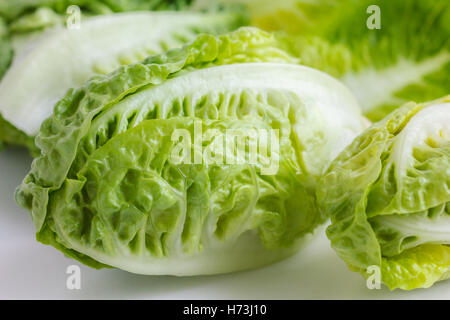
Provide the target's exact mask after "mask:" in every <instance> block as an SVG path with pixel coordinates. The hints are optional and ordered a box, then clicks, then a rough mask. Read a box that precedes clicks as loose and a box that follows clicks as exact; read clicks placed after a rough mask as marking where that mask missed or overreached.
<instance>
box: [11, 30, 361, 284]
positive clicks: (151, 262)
mask: <svg viewBox="0 0 450 320" xmlns="http://www.w3.org/2000/svg"><path fill="white" fill-rule="evenodd" d="M295 62H297V60H296V59H293V58H292V57H291V56H290V55H289V54H288V53H286V52H285V51H283V50H281V49H280V48H279V43H278V41H277V39H276V38H275V37H274V36H273V35H271V34H268V33H265V32H262V31H260V30H257V29H252V28H243V29H239V30H238V31H236V32H232V33H230V34H227V35H223V36H218V37H214V36H212V35H206V34H205V35H201V36H199V37H198V38H197V39H196V40H195V41H194V42H192V43H190V44H189V45H186V46H185V47H183V48H181V49H176V50H170V51H168V52H166V53H165V54H162V55H157V56H152V57H150V58H147V59H146V60H144V61H143V62H142V63H136V64H133V65H128V66H122V67H120V68H119V69H118V70H116V71H114V72H113V73H111V74H109V75H106V76H102V75H99V76H96V77H94V78H92V79H91V80H90V81H88V82H87V83H86V84H85V85H84V86H82V87H81V88H79V89H74V90H71V91H70V92H69V93H68V94H67V95H66V96H65V97H64V98H63V99H62V100H61V101H59V102H58V103H57V105H56V107H55V110H54V113H53V115H52V116H51V117H50V118H48V119H47V120H46V121H45V122H44V123H43V125H42V126H41V130H40V132H39V134H38V135H37V138H36V144H37V146H38V148H39V149H40V151H41V155H40V156H39V157H38V158H37V159H35V161H34V162H33V164H32V169H31V172H30V173H29V175H28V176H27V177H26V178H25V180H24V181H23V183H22V185H21V186H20V187H19V188H18V191H17V193H16V200H17V202H18V203H19V204H20V205H22V206H23V207H25V208H27V209H29V210H30V211H31V216H32V219H33V222H34V224H35V226H36V230H37V238H38V240H40V241H43V242H44V243H47V244H52V245H54V246H55V247H56V248H59V249H61V248H62V251H63V252H65V253H66V254H69V255H70V256H72V257H74V258H76V259H79V260H80V261H81V262H83V263H86V264H89V265H92V260H95V261H98V263H99V265H96V266H97V267H101V266H103V265H109V266H113V267H117V268H121V269H124V270H128V271H131V272H137V273H144V274H176V275H191V274H210V273H220V272H231V271H235V270H241V269H248V268H254V267H258V266H262V265H265V264H268V263H272V262H274V261H276V260H279V259H282V258H283V257H286V256H287V255H289V254H292V253H293V252H295V251H296V250H297V249H298V246H299V244H300V243H301V242H302V240H303V239H304V238H305V236H306V235H307V234H310V233H311V232H312V231H313V230H314V228H315V226H317V225H318V224H320V223H321V222H323V221H324V219H325V218H326V217H324V216H321V215H320V214H319V213H318V211H317V210H316V205H315V188H316V184H317V180H318V178H319V176H320V175H321V174H322V173H323V171H324V170H325V168H326V167H327V166H328V164H329V163H330V162H331V160H332V159H333V158H334V157H335V156H336V155H337V154H338V153H339V152H340V151H341V150H342V149H343V148H344V147H345V146H346V145H347V144H349V143H350V142H351V141H352V139H353V138H354V137H355V136H356V135H357V134H358V133H359V132H361V131H362V130H363V128H364V127H365V122H364V119H363V117H362V115H361V113H360V109H359V107H358V105H357V103H356V101H355V99H354V98H353V96H352V95H351V94H350V92H348V90H347V89H346V88H345V86H343V85H342V84H341V83H340V82H338V81H336V80H335V79H334V78H332V77H330V76H328V75H326V74H324V73H322V72H319V71H316V70H314V69H311V68H307V67H302V66H298V65H296V64H294V63H295ZM196 121H199V122H200V123H201V126H202V128H203V129H204V130H203V132H205V131H207V130H208V129H216V130H217V132H216V134H213V135H212V136H209V138H208V137H205V139H204V141H203V144H202V146H204V147H206V146H209V145H213V144H214V143H213V141H215V139H216V138H217V137H219V136H221V135H222V133H223V132H225V131H226V130H228V129H233V128H234V129H237V128H239V129H241V130H244V131H245V130H250V129H267V130H278V131H279V138H278V142H279V151H278V152H276V151H271V152H273V155H276V156H277V157H278V158H279V166H278V170H276V172H274V173H273V174H269V175H265V174H263V171H262V164H263V163H267V161H266V160H267V159H266V160H264V159H265V155H264V153H263V150H261V149H259V151H258V153H257V155H258V156H257V159H258V161H257V162H256V163H253V164H251V163H244V164H238V165H230V164H228V163H222V164H221V163H215V164H213V165H206V164H205V163H203V162H200V163H197V164H194V165H191V164H184V163H182V164H176V163H174V162H173V161H171V158H170V157H169V155H170V154H172V152H173V150H174V148H175V144H174V143H173V141H172V140H171V135H172V133H173V131H174V130H175V129H184V130H187V132H192V131H193V130H195V127H194V129H193V125H194V124H195V122H196ZM194 132H195V131H194ZM208 139H209V140H208ZM271 145H272V144H271ZM249 148H250V146H249ZM195 150H196V149H195V148H194V149H193V150H192V153H193V154H195V152H196V151H195ZM271 154H272V153H271ZM85 257H86V259H89V260H88V261H86V260H85Z"/></svg>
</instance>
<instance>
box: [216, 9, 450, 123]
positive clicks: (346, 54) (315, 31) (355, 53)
mask: <svg viewBox="0 0 450 320" xmlns="http://www.w3.org/2000/svg"><path fill="white" fill-rule="evenodd" d="M219 2H220V1H219ZM233 3H240V4H243V5H244V7H246V8H247V9H248V11H249V15H250V22H251V23H252V24H253V25H256V26H259V27H262V28H263V29H265V30H271V31H284V32H285V33H286V32H287V33H288V35H283V37H284V39H285V41H287V42H288V46H290V47H291V49H293V51H292V53H293V54H297V55H300V56H301V55H303V54H304V52H305V50H307V51H310V52H314V51H315V53H316V56H317V57H316V59H315V61H313V62H315V63H316V65H314V67H316V68H319V69H320V70H322V71H325V72H327V73H330V74H332V75H333V76H335V77H338V78H339V79H341V80H342V81H343V82H344V83H345V84H346V85H347V86H348V87H349V88H350V90H351V91H352V92H353V93H354V94H355V95H356V97H357V98H358V101H359V103H360V105H361V107H362V108H363V112H364V114H365V115H366V116H367V117H368V118H369V119H371V120H372V121H378V120H381V119H382V118H384V117H385V116H386V115H387V114H389V113H390V112H391V111H393V110H394V109H395V108H397V107H398V106H399V105H402V104H404V103H406V102H408V101H417V102H425V101H429V100H433V99H437V98H439V97H442V96H444V95H446V94H448V83H449V82H450V76H449V75H450V2H449V1H447V0H402V1H392V0H340V1H337V0H317V1H308V0H279V1H268V0H254V1H253V0H248V1H246V0H235V1H233ZM374 5H375V6H378V7H379V9H380V11H379V12H380V16H379V17H380V19H379V21H380V29H369V28H368V26H367V21H368V20H370V19H369V18H370V16H371V15H373V12H371V11H369V12H368V11H367V9H368V8H369V7H370V6H374ZM289 37H291V38H290V39H289ZM330 57H333V59H335V60H337V61H339V62H340V63H339V64H336V63H334V64H320V59H321V58H322V59H324V60H327V59H330ZM302 63H305V64H308V63H307V61H306V62H302Z"/></svg>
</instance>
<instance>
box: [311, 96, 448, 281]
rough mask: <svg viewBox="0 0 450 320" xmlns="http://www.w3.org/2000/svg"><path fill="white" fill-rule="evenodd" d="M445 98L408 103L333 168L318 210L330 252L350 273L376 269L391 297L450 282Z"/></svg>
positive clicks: (326, 178) (322, 189)
mask: <svg viewBox="0 0 450 320" xmlns="http://www.w3.org/2000/svg"><path fill="white" fill-rule="evenodd" d="M449 123H450V96H447V97H445V98H442V99H439V100H436V101H432V102H429V103H408V104H406V105H404V106H403V107H401V108H399V109H397V110H395V111H394V112H392V113H391V114H390V115H389V116H388V117H386V118H385V119H383V120H382V121H380V122H378V123H375V124H374V125H373V126H372V127H370V128H369V129H367V130H366V131H365V132H364V133H363V134H362V135H360V136H359V137H358V138H357V139H356V140H355V141H354V142H353V143H352V144H351V145H350V146H349V147H347V148H346V149H345V150H344V151H343V152H342V153H341V154H340V155H339V156H338V157H337V158H336V159H335V160H334V161H333V163H332V164H331V166H330V167H329V169H328V170H327V172H326V173H325V174H324V176H323V177H322V178H321V181H320V184H319V187H318V189H317V190H318V195H317V199H318V203H319V204H320V209H321V211H322V212H323V213H324V214H331V216H332V219H331V220H332V224H331V225H330V227H329V228H328V230H327V234H328V237H329V238H330V240H331V244H332V247H333V248H334V249H335V250H336V252H337V253H338V255H339V256H340V257H341V258H342V259H343V260H344V261H345V262H346V263H347V264H348V265H349V266H350V268H351V269H354V270H356V271H359V272H361V273H362V274H363V275H365V276H368V274H367V272H366V271H367V269H368V268H369V267H370V266H378V267H379V268H380V270H381V275H382V281H383V282H384V283H385V284H386V285H387V286H388V287H389V288H391V289H394V288H401V289H414V288H420V287H424V288H426V287H429V286H431V285H432V284H433V283H435V282H436V281H439V280H444V279H446V278H448V277H449V275H450V236H449V235H450V189H449V185H450V143H449V141H450V131H449Z"/></svg>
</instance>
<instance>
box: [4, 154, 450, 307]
mask: <svg viewBox="0 0 450 320" xmlns="http://www.w3.org/2000/svg"><path fill="white" fill-rule="evenodd" d="M30 162H31V160H30V157H29V156H28V154H27V152H26V151H24V150H18V149H9V150H7V151H3V152H0V299H18V298H20V299H35V298H36V299H53V298H55V299H450V281H447V282H442V283H438V284H436V285H435V286H434V287H432V288H430V289H420V290H414V291H409V292H406V291H399V290H396V291H393V292H390V291H389V290H387V289H386V288H383V289H381V290H369V289H367V288H366V286H365V280H364V279H363V278H362V277H361V276H360V275H359V274H356V273H353V272H350V271H349V270H348V269H347V267H346V266H345V264H344V263H343V262H342V261H341V260H340V259H339V258H338V257H337V256H336V254H335V253H334V252H333V251H332V250H331V248H330V246H329V243H328V241H327V239H326V237H325V236H324V233H323V230H320V231H321V232H319V235H318V236H316V237H315V238H314V239H313V240H312V241H311V242H310V243H309V244H308V245H307V246H306V247H305V248H304V249H303V250H301V251H300V252H299V253H298V254H296V255H295V256H293V257H291V258H289V259H287V260H284V261H282V262H279V263H277V264H274V265H272V266H269V267H266V268H262V269H259V270H253V271H246V272H238V273H233V274H226V275H218V276H202V277H187V278H177V277H161V276H142V275H134V274H130V273H127V272H124V271H120V270H100V271H98V270H94V269H90V268H88V267H85V266H82V265H80V264H79V263H77V262H76V261H74V260H70V259H68V258H65V257H64V256H63V254H62V253H60V252H59V251H57V250H56V249H54V248H53V247H50V246H45V245H42V244H40V243H38V242H37V241H36V240H35V238H34V227H33V224H32V221H31V218H30V217H29V215H28V212H26V211H25V210H23V209H21V208H18V207H17V206H16V204H15V202H14V198H13V194H14V190H15V188H16V186H17V185H18V184H19V183H20V182H21V180H22V179H23V177H24V176H25V174H26V173H27V172H28V169H29V165H30ZM72 264H77V265H80V266H81V286H82V287H81V290H68V289H67V288H66V279H67V276H68V275H67V274H66V269H67V267H68V266H70V265H72Z"/></svg>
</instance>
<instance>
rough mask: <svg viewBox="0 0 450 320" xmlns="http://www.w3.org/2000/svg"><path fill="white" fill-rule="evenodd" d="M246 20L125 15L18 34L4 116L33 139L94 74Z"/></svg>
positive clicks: (1, 85)
mask: <svg viewBox="0 0 450 320" xmlns="http://www.w3.org/2000/svg"><path fill="white" fill-rule="evenodd" d="M241 22H242V20H241V17H240V16H237V15H234V14H201V13H177V12H164V13H163V12H140V13H122V14H114V15H105V16H100V17H95V18H89V19H86V20H84V22H83V24H82V28H81V29H80V30H68V29H66V28H64V27H55V28H52V29H48V30H46V31H45V32H44V33H40V34H34V33H32V34H26V35H25V36H23V37H25V38H24V39H23V38H22V36H16V37H14V45H15V51H16V55H15V57H14V60H13V63H12V65H11V67H10V68H9V70H8V72H7V73H6V75H5V77H4V78H3V79H2V81H1V82H0V100H1V101H2V104H1V105H0V112H1V114H2V116H3V118H4V119H6V120H7V121H8V122H9V123H11V124H12V125H13V126H15V127H16V128H17V129H18V131H21V132H24V133H25V134H26V135H28V136H29V137H34V135H35V134H36V133H37V132H38V130H39V127H40V125H41V123H42V121H43V120H44V119H46V118H47V117H48V116H50V115H51V113H52V109H53V107H54V104H55V103H56V102H57V101H58V100H59V99H61V98H62V97H63V96H64V93H65V92H66V91H67V90H68V89H70V88H73V87H77V86H80V85H82V84H83V83H84V82H85V81H86V80H88V79H89V78H90V77H92V76H93V75H95V74H107V73H109V72H111V71H113V70H114V69H116V68H117V67H119V66H120V65H124V64H131V63H134V62H137V61H140V60H142V59H144V58H145V57H147V56H149V55H151V54H155V53H159V52H162V51H164V50H167V49H169V48H174V47H178V46H181V45H182V44H184V43H186V42H187V41H190V40H191V39H193V38H194V37H195V36H196V35H197V34H198V33H201V32H210V33H221V32H224V31H228V30H231V29H234V28H236V27H237V26H239V25H240V24H241ZM142 30H151V32H142ZM118 43H120V45H118ZM9 131H10V130H9ZM8 142H14V140H13V139H9V141H8ZM22 142H23V140H18V141H17V143H22Z"/></svg>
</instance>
